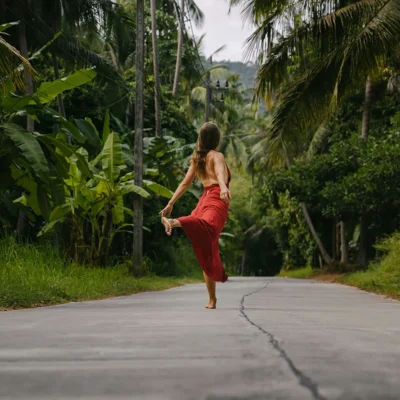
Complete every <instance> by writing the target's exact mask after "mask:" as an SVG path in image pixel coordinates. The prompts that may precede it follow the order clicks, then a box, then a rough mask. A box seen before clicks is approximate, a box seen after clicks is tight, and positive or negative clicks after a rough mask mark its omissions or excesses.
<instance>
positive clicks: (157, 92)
mask: <svg viewBox="0 0 400 400" xmlns="http://www.w3.org/2000/svg"><path fill="white" fill-rule="evenodd" d="M156 11H157V2H156V0H150V12H151V31H152V39H153V71H154V105H155V117H156V136H161V82H160V71H159V62H158V60H159V54H158V39H157V15H156Z"/></svg>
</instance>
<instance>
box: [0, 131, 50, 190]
mask: <svg viewBox="0 0 400 400" xmlns="http://www.w3.org/2000/svg"><path fill="white" fill-rule="evenodd" d="M0 128H2V129H3V130H4V133H5V134H6V135H7V136H8V137H9V138H10V139H11V140H12V141H13V142H14V143H15V145H16V146H17V147H18V148H19V149H20V150H21V153H22V154H23V156H24V157H25V158H26V160H27V161H28V162H29V164H30V165H31V167H32V169H33V171H35V173H36V175H37V176H39V177H40V178H41V179H42V180H43V181H44V182H46V181H47V179H48V176H49V166H48V164H47V160H46V156H45V155H44V153H43V150H42V148H41V147H40V144H39V143H38V141H37V140H36V138H35V136H34V135H33V134H32V133H31V132H27V131H26V130H25V129H23V128H22V127H21V126H19V125H16V124H12V123H9V124H3V125H0Z"/></svg>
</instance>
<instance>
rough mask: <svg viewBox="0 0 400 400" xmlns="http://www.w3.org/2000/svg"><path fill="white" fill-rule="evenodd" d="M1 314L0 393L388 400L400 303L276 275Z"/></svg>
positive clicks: (44, 398)
mask: <svg viewBox="0 0 400 400" xmlns="http://www.w3.org/2000/svg"><path fill="white" fill-rule="evenodd" d="M205 303H206V295H205V287H204V286H203V285H188V286H184V287H181V288H175V289H171V290H167V291H165V292H156V293H142V294H138V295H134V296H128V297H121V298H116V299H110V300H102V301H91V302H85V303H72V304H67V305H62V306H55V307H49V308H39V309H31V310H22V311H13V312H2V313H0V399H2V400H7V399H13V400H14V399H18V400H24V399H37V400H49V399H52V400H53V399H56V400H64V399H65V400H66V399H69V400H70V399H89V400H95V399H96V400H97V399H129V400H136V399H137V400H139V399H140V400H150V399H151V400H169V399H171V400H180V399H185V400H186V399H188V400H202V399H204V400H206V399H207V400H217V399H219V400H228V399H229V400H242V399H249V400H253V399H254V400H268V399H271V400H280V399H282V400H290V399H295V400H303V399H311V400H315V399H317V400H321V399H329V400H330V399H343V400H353V399H354V400H356V399H357V400H361V399H368V400H391V399H393V400H399V399H400V303H399V302H396V301H394V300H389V299H385V298H383V297H381V296H377V295H373V294H369V293H365V292H362V291H359V290H357V289H354V288H350V287H345V286H340V285H335V284H325V283H318V282H312V281H305V280H304V281H301V280H291V279H279V278H234V279H232V280H230V281H228V282H227V283H225V284H223V285H218V309H217V310H206V309H204V308H203V306H204V304H205Z"/></svg>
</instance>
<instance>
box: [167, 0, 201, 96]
mask: <svg viewBox="0 0 400 400" xmlns="http://www.w3.org/2000/svg"><path fill="white" fill-rule="evenodd" d="M175 5H176V7H175V8H176V14H177V16H178V18H179V31H178V50H177V54H176V66H175V77H174V86H173V89H172V94H173V95H174V96H176V95H177V94H178V89H179V76H180V72H181V65H182V50H183V40H184V33H185V13H186V0H180V2H179V4H178V1H175ZM187 9H188V13H189V17H190V18H191V19H192V20H193V21H194V23H195V24H196V25H197V26H201V25H202V24H203V21H204V14H203V12H202V11H201V10H200V9H199V7H198V6H197V4H196V3H195V1H194V0H187Z"/></svg>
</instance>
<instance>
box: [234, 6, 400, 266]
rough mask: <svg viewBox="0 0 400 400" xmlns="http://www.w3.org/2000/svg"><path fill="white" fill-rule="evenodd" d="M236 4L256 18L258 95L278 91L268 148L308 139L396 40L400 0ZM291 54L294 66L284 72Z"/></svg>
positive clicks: (252, 42) (252, 46)
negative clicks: (292, 68) (260, 64)
mask: <svg viewBox="0 0 400 400" xmlns="http://www.w3.org/2000/svg"><path fill="white" fill-rule="evenodd" d="M237 4H242V5H243V7H244V11H245V12H246V13H247V15H248V18H250V19H251V21H252V22H254V23H255V24H256V25H257V29H256V31H255V32H254V34H253V35H252V36H251V37H250V38H249V39H248V43H249V47H248V55H249V56H250V55H255V56H257V57H258V59H259V60H261V61H262V63H263V65H262V66H261V68H260V70H259V72H258V76H257V87H256V90H257V95H258V96H266V95H268V94H269V93H271V92H274V93H277V94H278V102H277V104H276V105H275V107H274V109H273V112H272V115H271V119H270V125H269V129H268V131H269V137H268V138H267V139H266V140H265V141H264V145H268V149H269V152H270V153H271V151H273V150H274V149H275V150H277V149H282V147H285V148H290V147H292V146H291V145H290V144H292V143H293V142H295V141H297V140H298V138H299V137H301V138H302V139H303V143H304V142H305V143H311V142H312V138H313V136H314V132H316V131H317V130H318V127H319V126H320V124H321V123H322V122H323V121H324V120H326V119H327V117H328V116H329V115H330V114H331V113H332V112H333V111H334V110H336V109H337V106H338V105H339V104H340V103H341V102H342V101H343V100H344V99H345V98H346V95H347V94H348V93H350V92H351V91H352V90H354V89H355V88H359V82H365V79H366V78H367V75H368V76H374V74H375V73H376V72H377V71H378V70H379V66H380V65H381V63H382V61H383V60H385V59H386V58H387V56H388V53H389V52H388V49H390V48H391V46H392V45H393V44H394V43H398V41H399V39H400V1H399V0H359V1H355V2H349V1H339V2H337V1H322V0H320V1H315V0H300V1H296V2H293V1H290V0H285V1H282V2H265V1H262V0H244V1H240V0H231V5H232V6H233V5H237ZM296 15H297V17H296V18H294V16H296ZM298 15H301V16H302V17H301V18H300V19H299V17H298ZM310 46H311V47H312V51H307V50H310ZM293 57H296V59H297V65H296V67H297V71H296V73H295V74H294V75H293V74H291V75H289V74H288V73H287V71H288V67H289V66H293V65H294V62H293ZM366 103H367V102H366ZM367 115H369V114H368V113H367V114H366V116H365V117H366V118H365V119H364V122H365V124H366V126H367V125H368V124H367V121H368V119H367ZM364 132H366V131H365V130H364ZM264 149H265V147H264ZM310 229H311V227H310ZM325 261H327V260H325Z"/></svg>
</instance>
